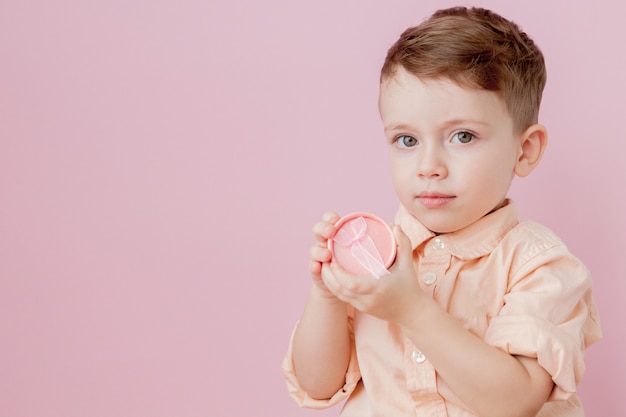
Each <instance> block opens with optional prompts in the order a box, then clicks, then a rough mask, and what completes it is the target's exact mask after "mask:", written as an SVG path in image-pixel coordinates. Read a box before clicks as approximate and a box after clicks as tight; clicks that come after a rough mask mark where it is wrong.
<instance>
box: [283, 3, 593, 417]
mask: <svg viewBox="0 0 626 417" xmlns="http://www.w3.org/2000/svg"><path fill="white" fill-rule="evenodd" d="M545 81H546V73H545V65H544V60H543V56H542V54H541V52H540V51H539V49H538V48H537V47H536V46H535V44H534V43H533V41H532V40H531V39H529V38H528V37H527V36H526V34H525V33H523V32H521V30H520V29H519V28H518V27H517V26H516V25H515V24H514V23H512V22H510V21H508V20H506V19H504V18H502V17H501V16H498V15H497V14H495V13H493V12H491V11H488V10H484V9H478V8H471V9H467V8H452V9H446V10H440V11H438V12H436V13H435V14H434V15H433V16H432V17H431V18H430V19H428V20H427V21H425V22H424V23H422V24H421V25H419V26H417V27H414V28H410V29H407V30H406V31H405V32H404V33H403V34H402V35H401V36H400V39H399V40H398V41H397V42H396V43H395V44H394V45H393V46H392V47H391V48H390V50H389V51H388V54H387V58H386V60H385V63H384V65H383V68H382V71H381V87H380V98H379V109H380V114H381V118H382V121H383V125H384V129H385V136H386V138H387V140H388V144H389V157H390V165H391V171H392V179H393V183H394V186H395V189H396V193H397V195H398V197H399V200H400V203H401V204H400V208H399V211H398V213H397V215H396V218H395V223H396V224H395V226H394V236H395V238H396V241H397V256H396V261H395V263H394V265H393V266H392V267H391V268H390V273H389V275H386V276H383V277H382V278H381V279H380V280H375V279H371V277H366V276H354V275H351V274H349V273H348V272H346V271H345V270H343V269H342V268H341V267H340V266H338V265H337V264H336V263H333V262H332V259H331V253H330V251H329V250H328V249H327V241H328V239H331V238H332V237H333V236H334V234H335V227H334V224H335V223H336V222H337V220H338V218H339V217H338V216H337V215H336V214H334V213H327V214H326V215H325V216H324V218H323V220H322V221H321V222H319V223H318V224H316V225H315V227H314V229H313V231H314V235H315V238H316V241H317V243H316V244H315V245H314V246H313V247H312V249H311V267H310V269H311V275H312V277H313V285H312V287H311V291H310V294H309V299H308V302H307V305H306V308H305V311H304V313H303V315H302V318H301V320H300V322H299V323H298V325H297V327H296V330H295V331H294V335H293V339H292V343H291V345H290V349H289V352H288V354H287V357H286V358H285V361H284V363H283V372H284V374H285V376H286V378H287V384H288V387H289V390H290V392H291V394H292V396H293V397H294V398H295V399H296V401H297V402H298V403H299V404H300V405H302V406H305V407H311V408H324V407H328V406H331V405H334V404H336V403H338V402H340V401H342V400H344V399H347V401H346V403H345V406H344V408H343V411H342V413H341V415H342V416H359V417H361V416H394V417H399V416H416V415H417V416H454V417H461V416H463V417H465V416H482V417H489V416H494V417H503V416H507V417H511V416H535V415H537V416H582V415H583V409H582V405H581V403H580V401H579V399H578V397H577V395H576V387H577V384H578V382H579V381H580V378H581V376H582V373H583V371H584V363H583V353H584V349H585V348H586V347H587V346H588V345H590V344H591V343H593V342H595V341H597V340H598V339H599V338H600V337H601V334H600V328H599V325H598V320H597V313H596V310H595V305H594V302H593V299H592V297H591V281H590V277H589V273H588V271H587V269H586V268H585V267H584V265H583V264H582V263H581V262H580V261H579V260H578V259H576V258H575V257H574V256H573V255H572V254H570V253H569V251H568V250H567V248H566V247H565V245H564V244H563V243H562V242H561V241H560V240H559V239H558V237H556V236H555V235H554V234H553V233H552V232H551V231H549V230H548V229H547V228H545V227H543V226H541V225H539V224H536V223H533V222H519V221H518V219H517V213H516V206H515V204H514V203H513V202H512V201H511V200H509V199H507V198H506V194H507V192H508V189H509V186H510V184H511V181H512V179H513V177H514V176H515V175H517V176H520V177H524V176H526V175H528V174H530V172H531V171H532V170H533V169H534V168H535V167H536V166H537V165H538V164H539V161H540V160H541V156H542V154H543V152H544V149H545V147H546V144H547V133H546V130H545V128H544V127H543V126H541V125H539V124H537V119H538V112H539V104H540V102H541V95H542V91H543V87H544V85H545Z"/></svg>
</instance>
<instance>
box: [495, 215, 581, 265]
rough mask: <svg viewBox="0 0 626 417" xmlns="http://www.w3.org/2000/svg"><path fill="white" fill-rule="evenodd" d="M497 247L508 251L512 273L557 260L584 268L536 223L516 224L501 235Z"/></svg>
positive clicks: (552, 236)
mask: <svg viewBox="0 0 626 417" xmlns="http://www.w3.org/2000/svg"><path fill="white" fill-rule="evenodd" d="M499 246H500V249H501V250H503V251H505V252H508V257H509V259H510V260H511V267H512V271H516V270H518V271H519V270H524V269H527V268H530V269H534V268H537V267H539V266H540V265H543V264H548V263H554V262H555V261H557V260H561V261H563V260H567V263H568V264H571V265H574V264H575V265H578V266H577V268H582V269H586V268H585V267H584V265H583V264H582V262H581V261H580V260H579V259H578V258H576V257H575V256H574V255H573V254H572V253H571V252H570V251H569V249H568V247H567V245H566V244H565V242H563V240H562V239H561V238H560V237H559V236H558V235H557V234H556V233H555V232H554V231H553V230H552V229H550V228H549V227H547V226H545V225H543V224H541V223H538V222H536V221H532V220H523V221H520V222H518V223H517V224H516V225H515V226H514V227H513V228H512V229H511V230H510V231H509V232H508V233H506V234H505V235H504V236H503V238H502V241H501V243H500V245H499Z"/></svg>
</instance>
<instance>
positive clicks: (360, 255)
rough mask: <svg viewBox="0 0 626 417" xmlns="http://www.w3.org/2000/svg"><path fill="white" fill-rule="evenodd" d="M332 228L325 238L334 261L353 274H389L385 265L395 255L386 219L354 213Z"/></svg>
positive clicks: (390, 261)
mask: <svg viewBox="0 0 626 417" xmlns="http://www.w3.org/2000/svg"><path fill="white" fill-rule="evenodd" d="M335 227H337V232H336V233H335V236H334V237H333V238H332V239H329V240H328V248H329V249H330V251H331V252H332V254H333V261H334V262H337V263H339V264H340V265H341V266H342V267H343V268H344V269H346V270H347V271H349V272H351V273H353V274H358V275H362V274H372V275H373V276H374V277H376V278H380V277H381V276H383V275H386V274H388V273H389V271H388V270H387V268H389V267H390V266H391V265H392V264H393V262H394V260H395V258H396V241H395V239H394V237H393V231H392V230H391V227H390V226H389V224H387V222H385V221H384V220H383V219H381V218H380V217H378V216H375V215H373V214H370V213H363V212H357V213H352V214H349V215H347V216H344V217H342V218H341V219H339V221H338V222H337V223H336V224H335Z"/></svg>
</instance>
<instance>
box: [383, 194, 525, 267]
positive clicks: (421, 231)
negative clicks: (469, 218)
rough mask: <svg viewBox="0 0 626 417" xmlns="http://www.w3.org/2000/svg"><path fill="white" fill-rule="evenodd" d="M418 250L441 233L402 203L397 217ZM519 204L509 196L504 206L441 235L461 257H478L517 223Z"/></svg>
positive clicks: (484, 253) (491, 248)
mask: <svg viewBox="0 0 626 417" xmlns="http://www.w3.org/2000/svg"><path fill="white" fill-rule="evenodd" d="M395 222H396V224H399V225H400V226H401V227H402V230H403V231H404V233H405V234H406V235H407V236H408V237H409V239H410V240H411V245H412V249H413V250H415V249H416V248H418V247H419V246H421V245H422V244H423V243H425V242H427V241H428V240H430V239H431V238H433V237H435V236H437V235H436V234H435V233H433V232H431V231H430V230H428V229H427V228H426V226H424V225H423V224H422V223H420V221H419V220H417V219H416V218H415V217H414V216H413V215H412V214H411V213H409V211H408V210H407V209H406V208H405V207H404V206H400V208H399V209H398V212H397V214H396V217H395ZM517 223H518V219H517V205H516V204H515V203H514V202H513V201H512V200H510V199H506V200H505V202H504V204H503V206H502V207H501V208H499V209H497V210H496V211H494V212H491V213H489V214H487V215H486V216H484V217H482V218H481V219H479V220H477V221H476V222H474V223H472V224H470V225H469V226H467V227H465V228H464V229H461V230H458V231H456V232H452V233H445V234H441V235H439V236H438V237H439V239H440V240H441V242H443V244H444V245H445V247H446V248H447V250H448V251H449V252H450V253H451V254H452V255H454V256H455V257H457V258H459V259H465V260H466V259H476V258H480V257H481V256H484V255H487V254H488V253H491V251H493V249H494V248H495V247H496V246H497V245H498V243H500V241H501V240H502V238H503V237H504V235H505V234H506V233H507V232H508V231H509V230H511V229H512V228H513V227H515V225H517Z"/></svg>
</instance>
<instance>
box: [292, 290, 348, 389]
mask: <svg viewBox="0 0 626 417" xmlns="http://www.w3.org/2000/svg"><path fill="white" fill-rule="evenodd" d="M350 349H351V348H350V335H349V331H348V314H347V308H346V304H345V303H343V302H341V301H339V300H331V299H329V298H328V297H324V296H323V295H321V294H320V293H319V291H318V289H317V287H316V286H315V285H313V286H312V288H311V292H310V294H309V299H308V301H307V304H306V307H305V310H304V313H303V315H302V318H301V319H300V322H299V324H298V327H297V329H296V331H295V334H294V340H293V356H294V366H295V371H296V375H297V377H298V381H299V382H300V385H301V386H302V388H303V389H304V390H305V391H306V392H307V393H308V394H309V395H310V396H311V397H313V398H317V399H326V398H330V397H331V396H332V395H333V394H335V393H336V392H337V391H338V390H339V389H340V388H341V387H342V386H343V384H344V382H345V375H346V370H347V368H348V362H349V360H350Z"/></svg>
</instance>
